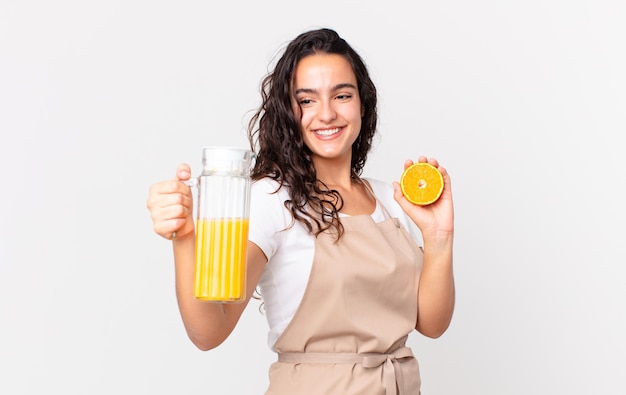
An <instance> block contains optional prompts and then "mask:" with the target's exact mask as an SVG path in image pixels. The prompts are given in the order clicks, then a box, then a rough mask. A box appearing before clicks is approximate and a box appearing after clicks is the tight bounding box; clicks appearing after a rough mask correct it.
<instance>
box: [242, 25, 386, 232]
mask: <svg viewBox="0 0 626 395" xmlns="http://www.w3.org/2000/svg"><path fill="white" fill-rule="evenodd" d="M320 53H322V54H337V55H341V56H343V57H344V58H345V59H346V60H347V61H348V62H349V63H350V65H351V66H352V70H353V71H354V74H355V75H356V80H357V87H358V91H359V95H360V99H361V105H362V107H363V110H364V111H363V117H362V122H361V130H360V133H359V136H358V137H357V139H356V141H355V142H354V143H353V145H352V161H351V171H352V176H353V177H354V178H357V179H359V180H360V178H359V176H360V175H361V172H362V171H363V167H364V166H365V161H366V159H367V154H368V152H369V150H370V148H371V146H372V139H373V137H374V134H375V132H376V126H377V119H378V114H377V96H376V87H375V86H374V83H373V82H372V80H371V78H370V76H369V72H368V71H367V67H366V65H365V63H364V62H363V60H362V59H361V57H360V56H359V55H358V54H357V53H356V51H355V50H354V49H353V48H352V47H351V46H350V45H349V44H348V43H347V42H346V41H345V40H344V39H343V38H341V37H340V36H339V35H338V34H337V33H336V32H335V31H333V30H331V29H326V28H324V29H318V30H312V31H308V32H305V33H302V34H300V35H299V36H297V37H296V38H295V39H294V40H293V41H291V42H290V43H289V44H288V45H287V47H286V48H285V50H284V53H283V54H282V56H281V57H280V59H279V60H278V62H277V63H276V66H275V67H274V70H273V71H271V72H270V73H269V74H268V75H267V76H265V78H264V79H263V80H262V83H261V98H262V104H261V106H260V107H259V108H258V110H257V111H256V112H255V113H254V115H253V116H252V118H251V119H250V121H249V123H248V137H249V141H250V146H251V149H252V150H253V151H255V152H256V153H257V159H256V163H255V166H254V168H253V170H252V179H253V180H257V179H261V178H264V177H270V178H272V179H274V180H276V181H278V182H279V184H280V187H283V186H286V187H288V190H289V196H290V199H289V200H286V201H285V202H284V204H285V207H286V208H287V209H288V210H289V211H290V212H291V214H292V217H293V219H294V221H299V222H301V223H302V224H304V225H305V227H306V228H307V229H308V230H309V232H311V233H313V234H314V235H316V236H317V235H318V234H320V233H321V232H323V231H325V230H327V229H329V228H334V229H335V230H336V231H337V239H339V238H340V237H341V235H342V234H343V227H342V225H341V221H340V220H339V210H341V207H342V205H343V199H342V197H341V195H340V194H339V192H338V191H336V190H333V189H330V188H328V187H327V186H326V185H325V184H324V183H323V182H321V181H320V180H318V179H317V174H316V171H315V167H314V166H313V161H312V158H311V151H310V149H309V148H308V147H307V146H306V145H305V144H304V140H303V138H302V129H301V126H300V119H298V118H296V115H295V114H294V111H293V109H292V98H293V95H294V92H293V90H292V82H293V78H294V72H295V69H296V65H297V64H298V62H299V61H300V60H301V59H302V58H305V57H307V56H310V55H314V54H320Z"/></svg>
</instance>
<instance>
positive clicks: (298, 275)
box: [249, 178, 421, 350]
mask: <svg viewBox="0 0 626 395" xmlns="http://www.w3.org/2000/svg"><path fill="white" fill-rule="evenodd" d="M366 180H367V181H368V182H369V184H370V186H371V187H372V190H373V191H374V195H376V197H377V199H378V201H377V204H376V209H375V210H374V212H373V213H372V215H371V216H372V219H373V220H374V221H375V222H381V221H383V220H384V219H385V214H384V211H383V209H382V207H380V204H383V205H384V207H385V208H386V209H387V211H388V212H389V214H390V215H391V216H392V217H395V218H398V220H399V221H400V223H401V224H402V226H403V227H404V228H405V229H407V230H408V231H409V233H410V234H411V236H412V237H413V238H414V239H415V241H416V242H417V243H418V244H420V245H421V237H420V233H419V230H418V229H417V227H416V226H415V225H414V224H413V222H412V221H411V220H410V219H409V218H408V217H407V216H406V214H405V213H404V211H402V209H401V208H400V206H399V205H398V204H397V203H396V201H395V200H394V199H393V186H392V185H391V184H390V183H385V182H382V181H378V180H372V179H366ZM278 185H279V184H278V183H277V182H276V181H274V180H272V179H270V178H264V179H261V180H257V181H254V182H253V184H252V192H251V198H250V228H249V240H250V241H252V242H253V243H254V244H256V245H257V246H259V248H261V250H262V251H263V253H265V256H266V257H267V259H268V262H267V265H266V266H265V269H264V271H263V274H262V275H261V279H260V281H259V287H258V288H259V292H260V293H261V296H262V297H263V302H264V308H265V313H266V318H267V322H268V325H269V333H268V345H269V347H270V349H272V350H274V344H275V343H276V340H278V338H279V336H280V335H281V334H282V333H283V331H284V330H285V328H286V327H287V325H288V324H289V322H290V321H291V319H292V318H293V316H294V314H295V312H296V310H297V309H298V306H299V305H300V301H301V300H302V296H303V295H304V291H305V288H306V285H307V282H308V280H309V273H310V272H311V266H312V264H313V253H314V246H315V240H314V237H313V235H311V234H309V233H308V231H307V229H306V228H305V227H304V226H303V225H302V224H301V223H300V222H297V221H296V222H295V224H294V225H293V226H292V227H289V226H290V225H291V224H292V222H293V221H292V217H291V213H290V212H289V211H288V210H287V209H286V208H285V205H284V202H285V200H288V199H289V193H288V191H287V189H286V188H281V189H280V190H279V191H278V192H276V193H274V192H275V191H276V189H277V188H278Z"/></svg>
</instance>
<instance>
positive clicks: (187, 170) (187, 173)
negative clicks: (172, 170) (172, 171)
mask: <svg viewBox="0 0 626 395" xmlns="http://www.w3.org/2000/svg"><path fill="white" fill-rule="evenodd" d="M189 178H191V167H190V166H189V165H188V164H187V163H181V164H180V165H178V167H177V168H176V179H177V180H178V181H187V180H189Z"/></svg>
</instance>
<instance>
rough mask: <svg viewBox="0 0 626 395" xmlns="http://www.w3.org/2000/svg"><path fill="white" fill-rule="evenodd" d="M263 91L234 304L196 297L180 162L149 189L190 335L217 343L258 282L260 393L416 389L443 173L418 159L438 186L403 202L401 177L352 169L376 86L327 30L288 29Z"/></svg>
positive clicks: (438, 251)
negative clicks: (417, 339)
mask: <svg viewBox="0 0 626 395" xmlns="http://www.w3.org/2000/svg"><path fill="white" fill-rule="evenodd" d="M262 88H263V89H262V98H263V103H262V105H261V107H260V108H259V109H258V111H257V112H256V113H255V115H254V116H253V117H252V119H251V121H250V124H249V139H250V144H251V146H252V148H253V149H254V151H255V152H256V153H257V160H256V163H255V165H254V169H253V172H252V178H253V180H254V182H253V185H252V193H251V202H250V221H249V241H248V257H247V287H248V289H247V292H246V295H247V298H246V300H245V302H244V303H241V304H219V303H205V302H202V301H199V300H197V299H195V298H194V297H193V292H192V288H193V267H194V265H193V261H194V259H193V258H194V247H195V234H196V230H195V229H194V223H193V218H192V215H191V213H192V195H191V193H190V191H189V188H188V187H187V186H186V185H185V184H184V183H182V182H176V181H186V180H188V179H189V178H190V174H191V169H190V167H189V166H188V165H187V164H182V165H180V166H179V167H178V169H177V171H176V180H174V181H173V180H166V181H162V182H159V183H156V184H154V185H153V186H152V187H151V189H150V195H149V197H148V202H147V206H148V208H149V209H150V211H151V214H152V220H153V225H154V230H155V231H156V232H157V233H158V234H160V235H161V236H163V237H164V238H167V239H170V236H171V235H172V234H173V233H175V234H176V238H173V239H172V240H171V242H172V243H173V247H174V260H175V266H176V274H177V275H176V287H177V297H178V303H179V308H180V311H181V315H182V318H183V322H184V324H185V328H186V330H187V333H188V335H189V337H190V339H191V340H192V342H193V343H194V344H195V345H196V346H197V347H198V348H200V349H202V350H209V349H212V348H215V347H217V346H219V345H220V344H221V343H222V342H223V341H224V340H225V339H226V338H227V337H228V336H229V335H230V333H231V332H232V331H233V329H234V327H235V325H236V323H237V322H238V321H239V318H240V317H241V314H242V313H243V311H244V308H245V306H246V304H247V302H248V301H249V300H250V297H251V295H252V294H253V291H254V290H255V289H258V291H259V294H260V296H261V298H262V299H263V303H264V306H265V309H266V313H267V321H268V325H269V347H270V349H271V350H273V351H275V352H276V353H277V354H278V360H277V362H275V363H273V364H272V365H271V367H270V374H269V378H270V383H269V387H268V388H267V391H266V394H268V395H269V394H294V393H295V394H303V393H307V394H325V395H334V394H336V395H340V394H341V395H356V394H363V393H369V394H395V393H396V391H399V392H400V393H404V394H415V395H417V394H419V392H420V387H421V379H420V374H419V367H418V362H417V359H416V358H415V356H414V355H413V353H412V351H411V349H410V348H409V347H407V345H406V341H407V338H408V335H409V334H410V333H412V332H414V331H415V330H417V331H419V332H420V333H422V334H423V335H425V336H428V337H433V338H435V337H438V336H440V335H441V334H443V333H444V332H445V331H446V329H447V328H448V325H449V324H450V320H451V318H452V313H453V310H454V279H453V271H452V244H453V233H454V230H453V229H454V222H453V206H452V194H451V187H450V177H449V176H448V173H447V172H446V170H445V169H444V168H443V167H441V166H439V163H438V162H437V160H436V159H433V158H430V159H428V158H427V157H424V156H422V157H420V158H419V162H423V163H430V164H431V165H432V166H434V167H436V168H438V170H439V172H440V173H441V175H442V178H443V182H444V184H443V192H442V195H441V197H440V198H439V199H438V200H437V201H436V202H434V203H433V204H430V205H428V206H419V205H415V204H412V203H410V202H409V201H407V200H406V199H405V197H404V196H403V194H402V192H401V190H400V186H399V185H398V184H397V183H395V184H394V185H392V184H388V183H384V182H382V181H379V180H375V179H371V178H362V177H361V173H362V171H363V167H364V165H365V161H366V158H367V154H368V152H369V150H370V147H371V142H372V137H373V136H374V134H375V132H376V123H377V109H376V103H377V98H376V88H375V87H374V84H373V83H372V81H371V79H370V77H369V73H368V71H367V68H366V67H365V64H364V62H363V61H362V60H361V58H360V57H359V55H358V54H357V53H356V52H355V51H354V50H353V49H352V47H350V45H349V44H348V43H347V42H346V41H345V40H343V39H342V38H341V37H340V36H339V35H338V34H337V33H336V32H335V31H333V30H330V29H318V30H313V31H309V32H305V33H302V34H301V35H299V36H298V37H296V38H295V39H294V40H293V41H292V42H291V43H290V44H289V45H288V46H287V48H286V49H285V52H284V54H283V56H282V57H281V58H280V60H279V61H278V62H277V64H276V67H275V69H274V71H273V72H271V73H270V74H269V75H268V76H266V77H265V79H264V80H263V82H262ZM412 164H413V162H412V161H410V160H407V161H405V163H404V167H405V168H408V167H409V166H410V165H412ZM411 222H412V223H414V224H415V225H417V228H418V229H419V230H420V233H421V234H419V235H418V234H412V233H411V230H410V229H412V225H411ZM420 236H421V240H423V245H421V246H420V245H419V244H418V240H420ZM418 290H419V292H418ZM418 312H419V314H418ZM312 391H313V392H312Z"/></svg>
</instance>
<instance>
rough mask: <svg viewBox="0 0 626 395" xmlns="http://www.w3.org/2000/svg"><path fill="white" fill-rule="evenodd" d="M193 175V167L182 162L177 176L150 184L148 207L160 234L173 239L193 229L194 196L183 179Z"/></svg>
mask: <svg viewBox="0 0 626 395" xmlns="http://www.w3.org/2000/svg"><path fill="white" fill-rule="evenodd" d="M190 177H191V169H190V167H189V165H187V164H181V165H179V166H178V167H177V169H176V178H175V179H172V180H165V181H161V182H157V183H155V184H153V185H152V186H150V190H149V194H148V200H147V201H146V207H147V208H148V210H149V211H150V216H151V218H152V226H153V229H154V231H155V233H157V234H158V235H160V236H162V237H164V238H166V239H171V238H172V234H173V233H174V232H177V238H179V237H180V236H183V235H186V234H187V233H190V232H192V231H193V215H192V208H193V198H192V194H191V189H190V188H189V186H187V185H185V184H184V183H183V182H181V181H186V180H188V179H189V178H190Z"/></svg>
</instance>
